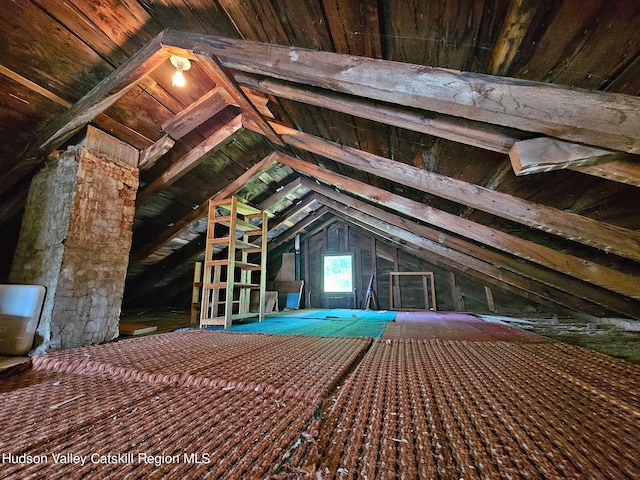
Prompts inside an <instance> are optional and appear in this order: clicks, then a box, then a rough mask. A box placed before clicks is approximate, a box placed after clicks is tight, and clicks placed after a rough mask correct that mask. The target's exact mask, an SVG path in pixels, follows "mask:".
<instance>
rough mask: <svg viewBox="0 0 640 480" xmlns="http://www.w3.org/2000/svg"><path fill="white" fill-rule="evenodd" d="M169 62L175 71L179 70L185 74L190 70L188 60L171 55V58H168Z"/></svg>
mask: <svg viewBox="0 0 640 480" xmlns="http://www.w3.org/2000/svg"><path fill="white" fill-rule="evenodd" d="M169 60H171V65H173V66H174V67H176V70H180V71H181V72H186V71H187V70H189V69H190V68H191V62H190V61H189V59H188V58H182V57H178V56H177V55H171V57H169Z"/></svg>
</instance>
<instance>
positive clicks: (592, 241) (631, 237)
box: [272, 122, 640, 260]
mask: <svg viewBox="0 0 640 480" xmlns="http://www.w3.org/2000/svg"><path fill="white" fill-rule="evenodd" d="M272 125H273V126H274V128H275V129H276V130H277V131H278V132H279V133H280V135H281V136H282V138H283V140H285V141H286V142H287V143H288V144H289V145H292V146H295V147H297V148H301V149H303V150H306V151H308V152H312V153H315V154H317V155H321V156H324V157H326V158H330V159H332V160H335V161H336V162H340V163H343V164H345V165H349V166H351V167H354V168H357V169H359V170H362V171H365V172H369V173H371V174H374V175H377V176H380V177H383V178H387V179H389V180H393V181H395V182H398V183H402V184H405V185H408V186H410V187H413V188H416V189H418V190H421V191H423V192H426V193H430V194H433V195H437V196H439V197H442V198H446V199H448V200H451V201H454V202H457V203H462V204H464V205H467V206H469V207H473V208H477V209H478V210H482V211H485V212H487V213H491V214H493V215H497V216H499V217H502V218H506V219H508V220H511V221H514V222H517V223H520V224H523V225H527V226H530V227H534V228H537V229H539V230H542V231H545V232H549V233H553V234H555V235H558V236H561V237H563V238H566V239H568V240H573V241H578V242H581V243H584V244H585V245H589V246H592V247H596V248H599V249H601V250H604V251H606V252H610V253H615V254H616V255H620V256H622V257H626V258H630V259H633V260H640V233H639V232H636V231H633V230H629V229H626V228H622V227H617V226H615V225H609V224H606V223H602V222H598V221H597V220H593V219H591V218H588V217H583V216H581V215H577V214H575V213H571V212H564V211H562V210H558V209H555V208H552V207H548V206H546V205H541V204H537V203H533V202H530V201H527V200H524V199H521V198H518V197H514V196H513V195H509V194H506V193H501V192H496V191H494V190H490V189H487V188H483V187H480V186H478V185H473V184H470V183H466V182H463V181H461V180H456V179H454V178H451V177H447V176H445V175H440V174H437V173H434V172H430V171H427V170H424V169H420V168H416V167H414V166H412V165H407V164H405V163H402V162H396V161H394V160H389V159H387V158H385V157H381V156H378V155H374V154H372V153H367V152H363V151H362V150H358V149H355V148H351V147H346V146H343V145H339V144H337V143H334V142H329V141H327V140H324V139H322V138H319V137H316V136H314V135H309V134H307V133H304V132H300V131H298V130H295V129H293V128H289V127H285V126H283V125H279V124H277V123H275V122H272Z"/></svg>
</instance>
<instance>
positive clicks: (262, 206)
mask: <svg viewBox="0 0 640 480" xmlns="http://www.w3.org/2000/svg"><path fill="white" fill-rule="evenodd" d="M301 185H302V182H301V180H300V177H298V178H296V179H295V180H293V181H291V182H289V183H287V184H286V185H285V186H283V187H282V188H280V189H278V190H277V191H276V193H274V194H273V195H271V196H270V197H269V198H267V199H265V200H263V201H262V202H260V203H259V204H258V205H256V207H257V208H258V209H259V210H269V208H270V207H271V206H272V205H273V204H275V203H277V202H278V201H280V200H281V199H282V198H284V197H286V196H287V195H291V194H292V193H294V192H295V191H296V190H298V189H299V188H300V186H301Z"/></svg>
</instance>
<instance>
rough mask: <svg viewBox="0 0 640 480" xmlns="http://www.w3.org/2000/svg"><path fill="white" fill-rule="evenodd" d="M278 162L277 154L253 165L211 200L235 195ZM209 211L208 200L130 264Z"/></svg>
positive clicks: (168, 229) (141, 248)
mask: <svg viewBox="0 0 640 480" xmlns="http://www.w3.org/2000/svg"><path fill="white" fill-rule="evenodd" d="M275 162H276V157H275V153H271V154H269V155H267V156H266V157H264V158H263V159H262V160H260V161H259V162H257V163H256V164H255V165H253V166H252V167H251V168H250V169H249V170H247V171H246V172H244V173H243V174H242V175H240V176H239V177H238V178H236V179H235V180H234V181H233V182H231V183H229V184H228V185H226V186H225V187H224V188H223V189H222V190H220V191H219V192H217V193H216V194H215V195H213V196H212V197H211V198H213V199H222V198H227V197H229V196H231V195H233V194H234V193H236V192H237V191H238V190H239V189H240V188H242V187H243V186H244V184H245V183H247V182H248V181H250V180H252V179H253V178H255V177H257V176H258V175H260V173H262V171H263V170H265V169H267V168H269V166H271V165H272V164H273V163H275ZM208 209H209V201H208V199H207V200H205V201H204V202H202V204H200V206H199V207H198V208H196V209H195V210H192V211H191V212H189V214H188V215H186V216H184V217H183V218H181V219H180V220H179V221H177V222H175V223H174V224H173V225H172V226H171V227H170V228H167V229H165V230H163V232H162V233H161V234H160V235H158V236H156V237H155V238H154V239H153V240H152V241H151V242H149V243H147V244H145V245H143V246H142V247H140V248H138V249H137V250H136V251H135V252H133V253H132V254H131V256H130V257H129V263H130V264H131V265H133V264H136V263H138V262H140V261H142V260H144V259H145V258H147V257H148V256H149V255H151V254H152V253H153V252H154V251H155V250H157V249H158V248H159V247H160V246H161V245H164V244H165V243H167V242H168V241H170V240H171V239H172V238H174V237H176V236H178V235H180V233H182V232H183V231H185V230H186V229H187V228H189V227H190V226H191V225H193V224H194V223H196V222H197V221H199V220H200V219H202V218H204V216H205V215H206V214H207V211H208Z"/></svg>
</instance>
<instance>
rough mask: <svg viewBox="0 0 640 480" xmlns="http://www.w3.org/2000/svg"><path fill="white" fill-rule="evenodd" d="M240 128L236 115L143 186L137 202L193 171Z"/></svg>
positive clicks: (240, 120)
mask: <svg viewBox="0 0 640 480" xmlns="http://www.w3.org/2000/svg"><path fill="white" fill-rule="evenodd" d="M240 128H242V115H236V116H235V117H234V118H233V119H232V120H231V121H230V122H229V123H227V124H226V125H224V126H222V127H221V128H220V129H218V130H216V131H215V132H214V133H213V134H212V135H210V136H209V137H208V138H206V139H205V140H203V141H202V142H200V143H199V144H198V145H197V146H196V147H195V148H193V149H192V150H189V152H188V153H186V154H185V155H184V156H183V157H182V158H180V159H179V160H177V161H176V162H174V163H173V164H172V165H171V166H170V167H169V168H168V169H167V170H165V171H164V172H163V173H162V174H161V175H160V176H159V177H158V178H156V179H155V180H154V181H153V182H151V183H150V184H148V185H147V186H145V188H143V189H142V190H141V191H140V192H139V193H138V198H137V201H138V202H143V201H144V200H145V199H147V198H149V196H150V195H151V194H152V193H153V192H155V191H156V190H158V189H159V188H161V187H164V186H167V185H171V184H172V183H173V182H175V181H176V180H178V179H179V178H180V177H182V176H183V175H185V174H186V173H188V172H189V171H190V170H192V169H194V168H195V167H196V166H197V165H198V164H199V163H200V162H202V160H204V156H205V155H206V154H207V153H208V152H210V151H211V150H213V149H217V148H219V147H220V146H221V145H222V144H223V143H224V142H225V141H227V140H228V139H229V137H231V136H232V135H233V134H234V133H235V132H237V131H238V130H240Z"/></svg>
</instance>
